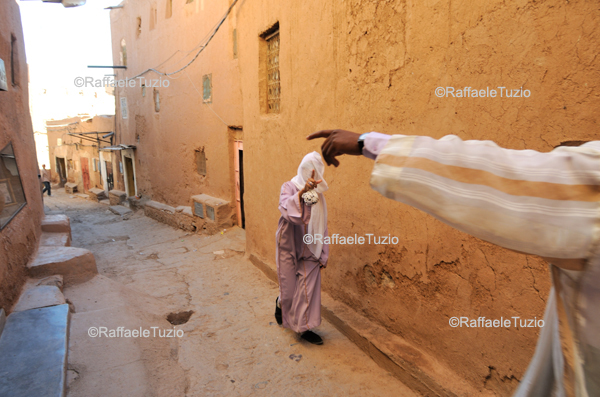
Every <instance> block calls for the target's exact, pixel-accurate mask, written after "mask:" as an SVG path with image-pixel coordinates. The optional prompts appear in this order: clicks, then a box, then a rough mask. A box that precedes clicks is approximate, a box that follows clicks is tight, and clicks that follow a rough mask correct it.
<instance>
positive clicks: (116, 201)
mask: <svg viewBox="0 0 600 397" xmlns="http://www.w3.org/2000/svg"><path fill="white" fill-rule="evenodd" d="M108 199H109V200H110V205H120V204H123V203H124V202H125V201H127V193H125V192H124V191H122V190H111V191H109V192H108Z"/></svg>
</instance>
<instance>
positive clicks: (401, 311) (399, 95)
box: [237, 0, 600, 395]
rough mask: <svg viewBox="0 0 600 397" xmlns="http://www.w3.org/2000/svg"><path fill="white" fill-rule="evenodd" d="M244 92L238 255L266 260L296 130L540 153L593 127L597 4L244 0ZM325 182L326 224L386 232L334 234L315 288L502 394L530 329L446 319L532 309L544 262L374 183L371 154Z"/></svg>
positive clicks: (295, 157)
mask: <svg viewBox="0 0 600 397" xmlns="http://www.w3.org/2000/svg"><path fill="white" fill-rule="evenodd" d="M237 18H238V31H240V32H241V33H240V38H239V41H240V42H239V48H240V72H241V82H242V92H243V97H244V123H243V124H244V135H245V137H244V152H245V153H244V163H245V164H244V167H245V170H244V171H245V186H246V194H245V197H244V201H245V212H246V230H247V251H248V253H250V254H254V255H256V256H258V257H259V258H261V259H262V260H264V261H266V262H268V263H271V264H272V263H273V262H274V260H275V232H276V229H277V222H278V218H279V211H278V210H277V205H278V198H279V191H280V187H281V184H282V183H284V182H285V181H287V180H289V179H290V178H292V177H293V176H294V175H295V174H296V169H297V167H298V164H299V162H300V160H301V159H302V157H303V155H304V154H306V153H308V152H309V151H313V150H319V146H320V142H307V141H306V140H305V137H306V135H308V134H309V133H311V132H313V131H316V130H319V129H326V128H344V129H349V130H353V131H356V132H368V131H379V132H383V133H387V134H422V135H429V136H432V137H435V138H441V137H442V136H444V135H447V134H455V135H458V136H460V137H461V138H463V139H482V140H486V139H490V140H494V141H496V142H497V143H498V144H499V145H501V146H503V147H507V148H512V149H535V150H540V151H549V150H551V149H552V148H553V147H555V146H557V145H559V144H560V143H561V142H564V141H573V140H591V139H595V138H596V137H597V133H598V116H599V109H600V98H599V97H598V95H595V94H594V93H595V92H597V91H598V88H599V85H600V73H599V63H600V57H597V43H598V41H599V37H598V34H599V33H598V29H597V26H599V24H600V10H599V9H598V7H597V6H596V4H595V3H593V2H556V1H552V2H545V3H531V2H525V1H518V2H509V3H506V2H502V1H458V2H457V1H452V2H450V1H449V0H445V1H438V2H429V3H423V2H412V1H394V2H381V1H375V0H368V1H367V0H352V1H347V2H321V1H316V0H307V1H305V2H279V1H274V0H256V1H252V2H244V3H243V4H242V6H241V7H240V8H239V11H238V12H237ZM277 21H279V23H280V37H281V47H280V48H281V50H280V51H281V52H280V72H281V98H282V102H281V113H280V114H279V115H266V114H262V113H261V110H260V103H259V97H260V95H259V59H258V54H259V51H260V48H259V43H260V39H259V35H260V34H261V33H262V32H264V31H265V30H266V29H268V28H269V27H271V26H272V25H273V24H274V23H275V22H277ZM439 86H443V87H446V86H453V87H456V88H462V87H465V86H469V87H474V88H478V89H479V88H483V89H485V88H486V87H491V88H495V87H499V86H503V87H510V88H520V87H523V88H524V89H528V90H530V92H531V96H530V97H529V98H498V97H497V98H438V97H436V95H435V89H436V87H439ZM341 162H342V165H341V166H340V167H339V168H337V169H336V168H333V167H328V168H327V169H326V172H325V178H326V180H327V182H328V183H329V186H330V189H329V191H328V192H327V194H326V198H327V204H328V216H329V232H330V234H333V233H339V234H341V235H346V236H347V235H354V234H355V233H357V234H359V235H365V234H367V233H373V234H376V235H385V236H387V235H391V236H397V237H398V238H399V241H400V243H399V244H398V245H385V246H377V245H363V246H346V247H344V246H332V247H331V260H330V263H329V266H328V268H327V269H326V270H325V271H324V272H323V288H324V289H325V290H327V291H328V292H329V293H330V294H331V295H333V297H334V298H336V299H339V300H342V301H344V302H346V303H348V304H349V305H351V306H352V307H353V308H355V310H357V311H358V312H360V313H362V314H364V315H365V316H367V317H369V318H370V319H372V320H374V321H376V322H378V323H379V324H381V325H383V326H385V327H386V328H387V329H388V330H390V331H391V332H393V333H395V334H398V335H400V336H402V337H403V338H406V339H407V340H409V341H412V342H414V343H416V344H418V345H419V346H421V347H423V348H424V349H427V350H428V351H430V352H431V353H432V354H434V355H435V356H436V357H438V358H439V359H440V360H441V361H443V362H445V363H446V364H447V365H448V366H450V367H451V368H452V369H454V370H455V371H457V373H458V374H459V375H460V376H463V377H465V378H466V379H468V380H469V381H470V382H471V383H472V384H473V385H474V386H475V387H478V388H479V389H480V390H485V389H490V390H493V391H495V392H496V393H498V394H501V395H506V394H509V393H510V391H512V390H514V389H515V387H516V386H517V384H518V379H521V378H522V377H523V374H524V371H525V370H526V368H527V365H528V363H529V361H530V359H531V356H532V353H533V351H534V348H535V343H536V339H537V335H538V331H537V329H515V328H509V329H505V328H501V329H499V328H492V329H465V328H451V327H450V326H449V324H448V320H449V318H450V317H453V316H467V317H470V318H477V317H479V316H484V317H486V318H491V319H496V318H497V319H500V318H501V317H504V318H507V317H512V316H519V317H521V318H534V317H537V318H538V319H539V318H541V317H542V316H543V313H544V307H545V303H546V299H547V296H548V292H549V287H550V281H549V275H548V271H547V267H546V264H545V263H544V262H543V261H541V260H540V259H539V258H536V257H532V256H525V255H521V254H517V253H513V252H510V251H507V250H504V249H502V248H499V247H496V246H493V245H491V244H488V243H485V242H482V241H480V240H478V239H475V238H473V237H470V236H468V235H466V234H463V233H461V232H458V231H456V230H453V229H452V228H450V227H449V226H446V225H444V224H442V223H440V222H439V221H437V220H435V219H434V218H432V217H430V216H427V215H425V214H424V213H422V212H420V211H418V210H416V209H413V208H411V207H409V206H406V205H403V204H401V203H397V202H393V201H390V200H388V199H386V198H384V197H382V196H380V195H378V194H377V193H375V192H374V191H373V190H371V189H370V187H369V177H370V171H371V169H372V162H371V161H370V160H368V159H366V158H343V159H342V160H341Z"/></svg>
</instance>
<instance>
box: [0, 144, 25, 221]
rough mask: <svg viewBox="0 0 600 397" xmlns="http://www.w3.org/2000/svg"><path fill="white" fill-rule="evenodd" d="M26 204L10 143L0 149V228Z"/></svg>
mask: <svg viewBox="0 0 600 397" xmlns="http://www.w3.org/2000/svg"><path fill="white" fill-rule="evenodd" d="M25 204H27V200H26V198H25V192H24V191H23V185H22V184H21V176H20V175H19V168H18V167H17V160H16V158H15V153H14V151H13V146H12V143H9V144H8V145H6V146H5V147H4V149H2V151H0V229H4V227H5V226H6V225H8V223H9V222H10V221H11V220H12V219H13V218H14V217H15V215H17V213H19V211H21V209H22V208H23V207H25Z"/></svg>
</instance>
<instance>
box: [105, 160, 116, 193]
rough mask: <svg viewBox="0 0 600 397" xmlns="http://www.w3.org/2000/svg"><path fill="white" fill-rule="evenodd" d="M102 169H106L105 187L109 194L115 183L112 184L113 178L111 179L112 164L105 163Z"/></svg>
mask: <svg viewBox="0 0 600 397" xmlns="http://www.w3.org/2000/svg"><path fill="white" fill-rule="evenodd" d="M104 167H105V168H106V185H107V186H106V187H107V188H108V191H109V192H110V191H111V190H113V188H114V187H115V182H114V178H113V166H112V162H110V161H105V162H104Z"/></svg>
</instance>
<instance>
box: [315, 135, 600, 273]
mask: <svg viewBox="0 0 600 397" xmlns="http://www.w3.org/2000/svg"><path fill="white" fill-rule="evenodd" d="M334 131H335V130H334ZM338 131H339V130H338ZM347 132H348V131H343V132H341V133H334V132H333V131H320V132H318V133H315V134H313V135H311V136H309V139H314V138H316V137H325V138H327V139H326V142H325V144H327V143H328V145H327V146H325V144H324V145H323V150H324V153H323V157H325V158H326V160H329V161H328V163H330V164H334V165H335V164H336V163H337V164H339V162H338V161H337V159H335V157H336V156H338V155H339V154H356V152H355V151H354V150H353V149H352V148H350V146H351V141H352V140H353V139H354V138H355V137H357V136H358V134H354V135H351V134H352V133H351V134H347ZM332 136H333V139H332ZM357 147H358V146H357ZM357 147H356V148H357ZM349 148H350V149H349ZM326 156H329V157H326ZM599 171H600V143H599V142H592V143H588V144H585V145H583V146H580V147H561V148H558V149H555V150H553V151H552V152H549V153H540V152H536V151H533V150H509V149H503V148H501V147H499V146H497V145H496V144H495V143H493V142H491V141H462V140H461V139H460V138H458V137H456V136H452V135H450V136H446V137H444V138H442V139H439V140H435V139H433V138H429V137H425V136H404V135H396V136H392V137H391V138H390V139H389V141H388V142H387V143H386V145H385V146H384V148H383V149H382V150H381V152H380V153H378V155H377V160H376V162H375V167H374V169H373V172H372V175H371V187H372V188H373V189H375V190H377V191H378V192H380V193H381V194H382V195H384V196H386V197H388V198H391V199H394V200H397V201H400V202H403V203H405V204H409V205H412V206H414V207H416V208H419V209H421V210H423V211H425V212H427V213H429V214H431V215H432V216H434V217H436V218H438V219H439V220H441V221H443V222H445V223H447V224H449V225H451V226H453V227H455V228H457V229H459V230H462V231H464V232H466V233H469V234H471V235H473V236H475V237H478V238H481V239H483V240H486V241H489V242H491V243H494V244H497V245H500V246H503V247H506V248H509V249H512V250H515V251H520V252H525V253H530V254H535V255H540V256H543V257H546V258H562V259H564V258H587V257H589V256H590V254H591V250H592V249H594V247H595V244H596V238H595V237H594V235H595V234H597V233H596V232H595V228H596V226H595V224H596V223H597V221H598V215H597V214H598V209H599V208H598V203H599V202H600V172H599ZM553 262H556V261H553Z"/></svg>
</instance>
